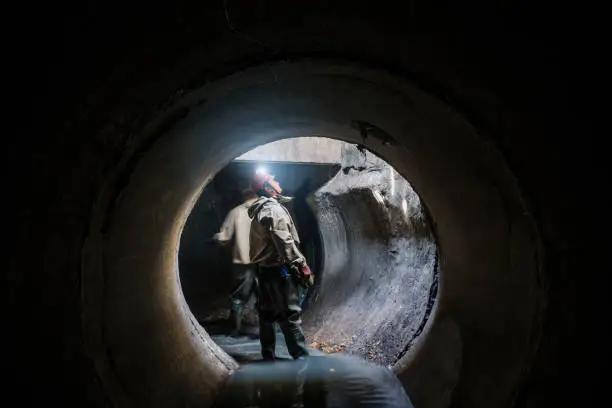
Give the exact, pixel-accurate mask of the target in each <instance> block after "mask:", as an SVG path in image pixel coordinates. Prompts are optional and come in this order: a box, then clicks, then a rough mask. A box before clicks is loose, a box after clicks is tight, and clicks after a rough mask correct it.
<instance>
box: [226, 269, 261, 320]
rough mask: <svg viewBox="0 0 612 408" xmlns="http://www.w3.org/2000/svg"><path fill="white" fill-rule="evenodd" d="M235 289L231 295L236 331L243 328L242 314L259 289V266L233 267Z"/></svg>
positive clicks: (232, 315) (232, 317) (231, 315)
mask: <svg viewBox="0 0 612 408" xmlns="http://www.w3.org/2000/svg"><path fill="white" fill-rule="evenodd" d="M232 273H233V279H234V288H233V290H232V293H231V295H230V301H231V308H230V312H231V313H230V320H231V323H232V326H233V330H234V331H240V329H241V328H242V314H243V311H244V305H246V304H247V303H248V301H249V299H250V298H251V296H252V295H254V294H255V292H256V288H257V277H256V275H257V265H254V264H247V265H242V264H234V266H233V270H232Z"/></svg>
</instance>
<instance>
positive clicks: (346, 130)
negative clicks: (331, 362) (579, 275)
mask: <svg viewBox="0 0 612 408" xmlns="http://www.w3.org/2000/svg"><path fill="white" fill-rule="evenodd" d="M262 118H265V120H264V119H262ZM271 118H274V120H271ZM356 119H357V120H365V121H368V122H370V123H373V124H376V125H377V126H379V127H380V128H382V129H384V130H385V131H386V132H387V133H389V134H390V135H393V138H394V145H391V146H388V145H386V144H385V141H382V140H377V139H373V140H363V139H362V138H361V136H360V135H359V133H358V132H356V131H355V129H354V128H351V126H350V123H351V121H353V120H356ZM244 134H249V135H250V138H248V139H246V140H245V138H244V137H243V135H244ZM203 135H204V136H203ZM207 135H208V136H210V135H212V136H210V140H207V141H206V142H203V139H202V138H203V137H208V136H207ZM216 135H223V137H222V138H219V137H217V138H215V137H214V136H216ZM304 135H310V136H325V137H332V138H336V139H340V140H344V141H348V142H354V143H362V144H364V145H366V146H367V147H368V148H369V149H371V150H372V151H373V152H375V153H376V154H377V155H379V156H380V157H382V158H383V159H385V160H386V161H387V162H389V163H390V164H391V165H393V166H394V168H395V169H396V170H397V171H398V172H399V173H400V174H402V175H403V176H404V177H405V178H406V179H407V180H408V181H409V182H410V183H411V184H412V185H413V186H414V189H415V191H417V193H418V194H419V196H420V197H421V198H422V202H423V203H424V205H425V206H426V207H427V209H428V211H429V212H430V214H431V216H432V218H433V219H434V221H435V228H434V233H435V234H436V237H437V241H438V248H439V251H440V270H441V275H440V287H439V292H438V299H437V301H436V305H435V308H434V311H433V313H432V314H431V316H430V318H429V320H428V322H427V325H426V328H425V330H424V331H423V333H422V335H421V336H420V337H419V338H418V339H417V341H416V343H415V344H414V347H412V349H411V350H410V352H409V353H407V354H406V355H405V356H404V357H403V358H402V359H400V361H398V362H397V364H396V365H395V367H394V369H395V371H396V373H397V374H398V376H399V377H400V380H401V381H402V383H403V384H404V386H405V387H406V389H407V391H408V393H409V395H410V397H411V398H412V399H413V401H414V402H415V405H416V406H431V407H434V406H436V407H437V406H448V405H449V404H450V402H451V398H453V400H456V399H457V398H459V399H460V400H462V401H466V402H470V403H473V405H475V406H485V405H486V403H503V402H504V401H507V400H508V398H512V395H513V393H514V392H515V390H516V389H517V387H518V386H519V383H520V381H521V378H522V376H523V375H524V374H525V370H526V367H528V366H529V362H530V359H531V355H532V353H533V351H534V349H535V344H536V342H537V336H538V332H539V331H538V327H539V319H540V316H541V309H542V305H543V300H542V299H543V298H542V296H543V295H542V289H541V282H542V266H541V259H542V255H541V253H542V250H541V245H540V241H539V237H538V233H537V229H536V227H535V223H534V221H533V219H532V217H531V216H530V214H529V212H528V211H527V208H526V205H525V203H524V200H523V198H522V195H521V193H520V190H519V188H518V185H517V183H516V180H515V179H514V178H513V176H512V174H511V173H510V171H509V170H508V168H507V166H506V165H505V164H504V161H503V158H502V156H501V154H500V153H499V152H498V151H497V149H496V148H495V147H494V146H493V145H492V144H491V143H489V142H488V140H487V139H486V138H485V137H483V136H482V135H481V134H479V133H478V132H477V130H476V129H475V128H474V127H473V126H471V124H470V123H469V122H468V121H467V120H466V119H465V118H464V117H463V116H462V115H460V113H459V112H457V111H456V110H454V109H452V108H451V107H449V106H448V105H446V104H444V103H443V102H441V101H440V100H438V99H437V98H435V97H434V96H433V95H431V94H428V93H427V92H425V91H423V90H422V89H419V88H418V87H416V86H415V85H413V84H411V83H409V82H408V81H406V80H404V79H402V78H399V77H396V76H393V75H391V74H388V73H386V72H384V71H380V70H377V69H371V68H367V67H362V66H357V65H353V64H350V63H345V62H339V61H329V60H325V61H323V60H303V61H296V62H290V63H287V62H283V63H275V64H268V65H264V66H260V67H254V68H249V69H246V70H244V71H242V72H238V73H235V74H233V75H230V76H228V77H226V78H224V79H221V80H219V81H215V82H212V83H209V84H206V85H205V86H203V87H202V88H201V89H199V90H196V91H194V92H191V93H189V94H188V95H185V96H184V97H183V98H181V99H180V100H179V101H178V102H177V103H176V104H175V105H174V106H172V107H171V108H170V109H168V110H167V111H166V113H165V114H163V115H160V117H159V119H158V120H157V121H155V122H152V123H150V124H149V125H148V126H147V127H146V128H145V131H144V132H143V133H142V135H141V136H140V137H139V140H140V142H139V143H136V144H135V146H136V145H138V146H141V147H142V146H146V148H144V150H146V154H142V153H143V151H139V150H138V147H136V148H134V149H133V150H132V151H130V152H128V153H126V155H125V157H124V158H123V160H122V162H121V163H122V164H121V165H120V166H119V167H118V169H117V172H116V173H115V174H114V175H113V176H112V177H111V178H110V179H109V180H108V182H107V184H106V187H105V188H104V189H103V190H102V192H101V194H100V198H99V200H98V201H97V203H96V206H95V208H94V216H93V218H92V221H91V224H90V229H89V234H88V237H87V239H86V242H85V244H84V250H83V259H82V295H83V296H82V300H83V306H84V308H83V310H84V311H83V318H82V324H83V331H84V335H85V338H86V345H87V351H88V353H89V355H90V356H91V358H92V359H93V360H94V362H95V364H96V368H97V371H98V373H99V375H100V378H101V379H102V382H103V384H104V385H105V387H106V388H107V390H108V392H109V394H110V395H111V397H112V399H113V401H114V402H116V403H117V404H118V405H120V406H123V405H130V404H131V403H136V404H140V403H143V402H146V403H148V404H150V405H153V406H162V405H163V406H175V405H181V404H183V405H184V404H187V405H190V404H200V405H204V406H205V405H206V404H210V403H212V401H213V400H214V398H215V395H216V394H217V392H218V391H219V390H220V389H221V387H222V386H223V384H224V382H225V380H226V379H227V378H228V376H229V375H230V374H231V372H232V370H233V369H235V368H236V364H235V362H233V361H232V359H231V358H229V356H227V354H225V353H224V352H223V351H222V350H220V349H219V348H218V346H216V345H215V344H214V343H212V341H210V338H209V337H208V335H207V334H206V333H205V332H204V331H203V329H202V328H201V327H199V325H198V324H197V323H196V322H195V321H194V319H193V317H192V316H191V313H190V311H189V308H188V307H187V305H186V303H185V300H184V298H183V297H182V293H181V287H180V282H179V281H178V261H177V258H178V257H177V250H178V243H179V241H180V234H181V230H182V227H183V225H184V222H185V220H186V218H187V216H188V215H189V212H190V210H191V208H192V207H193V205H194V204H195V202H196V200H197V198H198V196H199V193H200V191H201V190H202V188H203V187H204V186H205V185H206V183H207V182H208V181H209V180H210V178H211V177H212V175H213V174H215V173H216V172H217V171H218V170H220V169H221V167H222V166H224V165H225V164H226V163H227V162H229V160H231V159H232V158H233V157H236V156H238V155H239V154H241V153H244V152H245V151H247V150H249V149H251V148H253V147H255V146H257V145H260V144H263V143H266V142H270V141H273V140H278V139H282V138H287V137H294V136H304ZM136 156H139V157H138V158H137V159H136V158H135V157H136ZM181 183H182V184H181ZM148 197H156V199H155V200H150V199H148ZM164 205H165V206H169V207H164ZM458 237H459V238H458ZM152 254H154V255H155V256H151V255H152ZM517 294H519V295H520V296H521V298H522V300H523V301H522V302H521V303H520V304H517V303H516V302H514V299H515V297H516V295H517ZM143 334H146V336H144V335H143ZM508 336H511V337H512V338H513V344H512V345H510V344H509V343H504V340H503V339H504V338H507V337H508ZM442 339H451V340H450V341H451V343H450V345H449V344H447V343H445V342H444V341H442ZM441 350H445V351H444V352H441ZM449 353H450V354H449ZM438 354H439V355H443V356H445V357H444V361H440V358H441V357H437V358H436V355H438ZM478 354H482V356H480V357H478ZM494 365H501V366H503V367H505V372H504V373H501V372H492V371H491V370H493V367H494ZM162 368H163V370H165V373H164V374H163V375H162V374H161V373H160V370H162ZM492 383H495V384H496V387H495V389H494V390H490V389H489V388H487V387H488V386H489V385H490V384H492ZM483 390H486V391H485V392H483ZM476 394H478V395H476Z"/></svg>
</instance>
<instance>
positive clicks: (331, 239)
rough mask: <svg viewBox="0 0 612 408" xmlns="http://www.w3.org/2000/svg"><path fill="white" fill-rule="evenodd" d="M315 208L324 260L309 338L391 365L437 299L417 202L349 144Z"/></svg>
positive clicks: (430, 242)
mask: <svg viewBox="0 0 612 408" xmlns="http://www.w3.org/2000/svg"><path fill="white" fill-rule="evenodd" d="M357 169H359V170H357ZM313 208H314V209H315V211H316V213H317V217H318V220H319V222H318V224H319V228H320V229H321V235H322V239H323V245H324V254H325V259H324V269H323V272H322V279H321V282H320V283H319V286H318V288H317V291H316V301H315V302H313V304H312V305H311V307H310V308H309V309H308V311H307V312H306V314H305V317H304V324H305V326H304V327H305V331H306V334H307V337H308V338H309V339H310V340H312V341H315V342H318V343H320V342H321V341H329V342H331V343H332V344H345V345H346V348H345V351H346V352H348V353H351V354H357V355H360V356H362V357H364V358H367V359H370V360H373V361H376V362H377V363H379V364H382V365H388V366H392V365H393V364H395V362H396V361H397V360H398V358H399V357H400V356H401V355H403V353H404V352H405V350H406V348H407V347H408V346H409V344H410V343H411V342H412V340H413V339H414V338H415V337H416V335H417V334H418V332H419V329H420V328H422V326H423V325H424V323H425V320H426V314H427V313H428V312H429V311H430V310H431V307H432V305H433V301H434V300H435V295H436V292H435V290H434V291H432V285H434V284H435V283H436V282H437V271H436V266H437V265H436V260H437V251H436V245H435V241H434V237H433V235H432V232H431V230H430V228H429V225H428V224H427V221H426V217H425V214H424V210H423V208H422V207H421V203H420V200H419V197H418V196H417V194H416V193H415V192H414V190H412V188H411V187H410V185H409V184H408V182H407V181H406V180H405V179H404V178H403V177H401V176H400V175H398V174H396V172H395V170H393V168H392V167H391V166H390V165H388V164H387V163H385V162H384V161H383V160H381V159H379V158H377V157H376V156H374V155H373V154H372V153H370V152H366V151H364V152H363V153H361V152H359V151H358V149H357V147H355V146H353V145H347V146H345V147H344V155H343V161H342V170H341V171H340V172H338V174H337V175H336V177H334V178H333V179H332V180H331V181H330V182H329V183H327V184H326V185H325V186H324V187H323V188H321V189H320V190H318V191H317V193H316V197H315V199H314V203H313Z"/></svg>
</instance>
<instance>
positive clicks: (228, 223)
mask: <svg viewBox="0 0 612 408" xmlns="http://www.w3.org/2000/svg"><path fill="white" fill-rule="evenodd" d="M256 200H257V195H255V193H253V191H252V190H251V189H250V188H247V189H245V190H243V191H242V203H241V204H240V205H238V206H236V207H234V208H232V210H231V211H230V212H229V213H228V214H227V216H226V217H225V220H223V223H222V224H221V229H220V231H219V232H218V233H216V234H215V235H214V237H213V241H214V242H217V243H219V244H221V245H225V244H228V243H229V242H232V241H233V245H234V247H233V249H232V275H233V276H232V277H233V280H234V287H233V290H232V292H231V294H230V318H229V320H230V324H231V326H232V329H231V333H230V336H232V337H238V336H240V335H241V334H243V331H242V320H243V314H244V308H245V305H246V304H247V303H248V302H249V299H250V298H251V296H253V295H254V294H255V293H256V287H257V278H256V265H255V264H253V263H252V262H251V258H250V254H249V252H250V245H249V239H250V238H249V234H250V231H251V218H249V215H248V209H249V207H250V206H251V205H252V204H253V203H254V202H255V201H256Z"/></svg>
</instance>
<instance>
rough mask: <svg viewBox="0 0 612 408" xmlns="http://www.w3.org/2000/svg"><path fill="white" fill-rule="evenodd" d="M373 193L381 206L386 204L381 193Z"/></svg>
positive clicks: (376, 191)
mask: <svg viewBox="0 0 612 408" xmlns="http://www.w3.org/2000/svg"><path fill="white" fill-rule="evenodd" d="M372 193H373V194H374V198H375V199H376V201H378V203H379V204H381V205H384V204H385V202H384V201H383V198H382V195H381V194H380V191H378V190H373V191H372Z"/></svg>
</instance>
